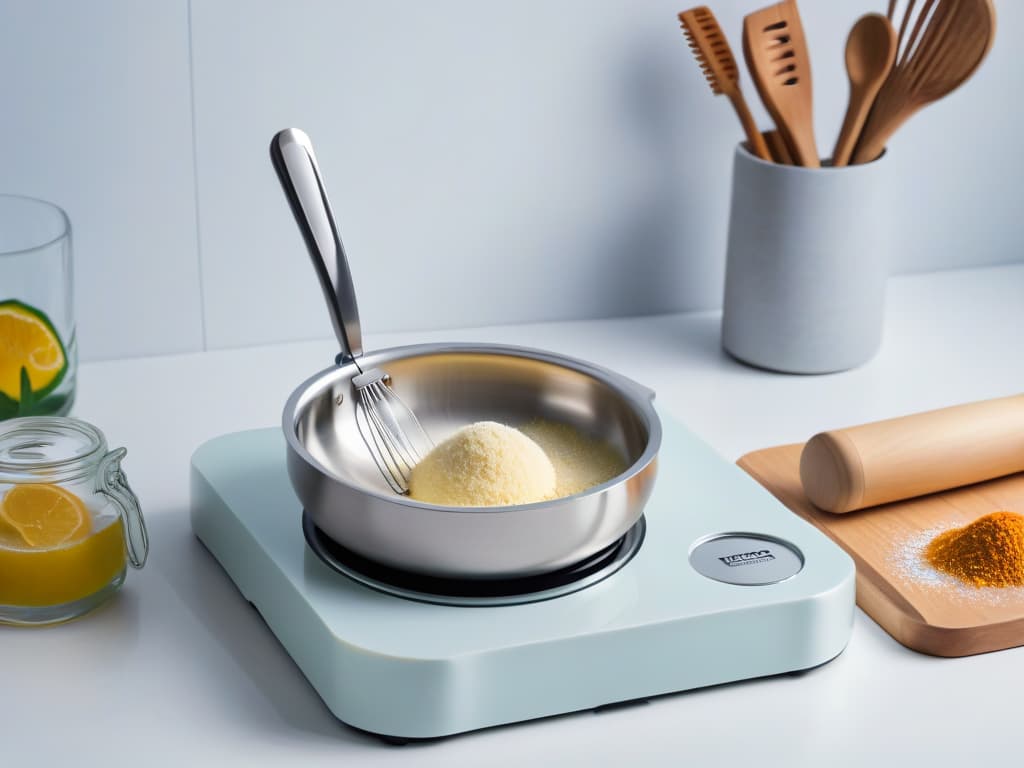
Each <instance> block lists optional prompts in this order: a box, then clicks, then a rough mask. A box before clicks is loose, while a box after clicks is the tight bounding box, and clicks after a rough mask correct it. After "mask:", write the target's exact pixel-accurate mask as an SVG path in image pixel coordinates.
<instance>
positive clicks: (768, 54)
mask: <svg viewBox="0 0 1024 768" xmlns="http://www.w3.org/2000/svg"><path fill="white" fill-rule="evenodd" d="M743 55H744V58H746V60H747V67H748V68H749V69H750V74H751V78H752V79H753V81H754V85H755V86H756V88H757V92H758V93H759V94H760V95H761V101H763V102H764V105H765V107H766V108H767V110H768V113H769V114H770V115H771V116H772V120H774V121H775V125H776V127H777V128H778V129H779V133H781V134H782V137H783V139H784V140H785V142H786V146H787V147H789V151H790V153H791V154H792V156H793V158H794V159H795V160H796V162H797V164H798V165H803V166H806V167H808V168H818V167H820V165H821V162H820V160H819V156H818V149H817V146H816V145H815V141H814V124H813V115H812V87H811V61H810V57H809V56H808V54H807V42H806V40H805V38H804V30H803V26H802V25H801V23H800V13H799V11H798V10H797V7H796V2H795V0H784V2H781V3H777V4H776V5H772V6H769V7H768V8H764V9H762V10H760V11H755V12H754V13H752V14H750V15H748V16H747V17H746V18H744V19H743Z"/></svg>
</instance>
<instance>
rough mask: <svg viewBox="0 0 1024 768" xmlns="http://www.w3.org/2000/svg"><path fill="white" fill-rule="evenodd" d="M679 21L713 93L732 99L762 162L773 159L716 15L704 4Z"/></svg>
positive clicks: (748, 138)
mask: <svg viewBox="0 0 1024 768" xmlns="http://www.w3.org/2000/svg"><path fill="white" fill-rule="evenodd" d="M679 22H680V24H682V27H683V32H684V33H685V35H686V39H687V40H688V41H689V42H690V48H691V49H692V50H693V54H694V56H696V57H697V63H699V64H700V66H701V70H702V71H703V72H704V77H705V78H707V81H708V84H709V85H710V86H711V92H712V93H714V94H715V95H716V96H719V95H721V94H725V95H726V96H728V97H729V101H731V102H732V106H733V109H735V110H736V115H737V116H738V117H739V119H740V123H741V124H742V125H743V132H744V133H745V134H746V135H747V143H748V144H749V146H750V149H751V151H752V152H753V153H754V154H755V155H757V156H758V157H760V158H761V159H762V160H770V159H771V156H770V155H769V153H768V147H767V146H766V145H765V143H764V139H763V138H762V136H761V132H760V131H758V129H757V124H756V123H754V117H753V116H752V115H751V114H750V109H749V108H748V107H747V102H746V99H744V98H743V93H742V92H741V91H740V70H739V67H737V66H736V59H735V57H734V56H733V55H732V49H731V48H730V47H729V41H728V40H726V37H725V34H724V33H723V32H722V29H721V27H719V26H718V20H717V19H716V18H715V15H714V14H713V13H712V12H711V9H710V8H708V7H707V6H704V5H702V6H700V7H698V8H691V9H690V10H688V11H683V12H682V13H680V14H679Z"/></svg>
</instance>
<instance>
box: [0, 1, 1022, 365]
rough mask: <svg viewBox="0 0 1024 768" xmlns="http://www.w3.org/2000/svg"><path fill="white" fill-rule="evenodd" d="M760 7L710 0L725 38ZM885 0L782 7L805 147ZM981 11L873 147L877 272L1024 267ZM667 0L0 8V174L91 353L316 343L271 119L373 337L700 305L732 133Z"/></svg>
mask: <svg viewBox="0 0 1024 768" xmlns="http://www.w3.org/2000/svg"><path fill="white" fill-rule="evenodd" d="M765 2H766V0H743V1H742V2H741V1H740V0H720V1H719V2H717V3H715V4H714V5H713V8H714V10H715V11H716V13H717V14H718V17H719V19H720V21H721V22H722V24H723V26H724V27H725V29H726V32H727V34H728V35H729V36H730V37H731V39H732V42H733V46H734V49H735V50H736V52H737V53H739V39H740V38H739V31H740V29H741V19H742V16H743V14H745V13H747V12H749V11H751V10H754V9H756V8H757V7H760V6H761V5H763V4H764V3H765ZM884 5H885V3H884V2H882V1H881V0H875V2H874V4H872V3H870V2H855V1H854V0H803V1H802V3H801V11H802V13H803V17H804V23H805V28H806V31H807V34H808V37H809V40H810V45H811V53H812V59H813V63H814V86H815V100H816V101H815V104H816V120H817V124H816V128H817V133H818V143H819V148H820V149H821V150H822V152H823V153H825V154H827V152H828V150H829V149H830V148H831V146H832V143H833V141H834V138H835V133H836V130H837V128H838V125H839V122H840V120H841V117H842V112H843V109H844V108H845V103H846V93H847V88H846V81H845V74H844V71H843V63H842V50H843V44H844V41H845V36H846V34H847V31H848V29H849V26H850V24H851V23H852V22H853V21H854V20H855V19H856V17H857V16H859V15H860V14H861V13H864V12H867V11H870V10H884ZM997 5H998V10H999V14H1000V20H999V40H998V41H997V44H996V46H995V48H994V50H993V51H992V53H991V55H990V58H989V60H988V61H987V62H986V64H985V65H984V67H983V68H982V70H981V71H980V72H979V73H978V75H977V76H976V77H975V78H974V79H972V80H971V81H970V82H969V83H968V84H967V85H966V86H965V87H964V88H963V89H962V90H961V91H959V92H957V93H956V94H954V95H953V96H952V97H950V98H949V99H948V100H946V101H944V102H942V103H940V104H938V105H936V106H934V107H931V108H930V109H928V110H927V111H926V112H924V113H922V114H921V115H919V116H918V117H917V118H915V119H914V120H913V121H911V122H910V123H909V124H908V125H907V126H906V127H905V128H904V129H903V130H902V131H901V132H900V133H899V134H898V138H897V139H896V140H895V141H894V142H893V143H892V145H891V149H890V154H889V156H888V157H887V159H886V162H888V163H889V165H890V173H891V179H892V183H891V184H890V185H888V187H887V189H886V192H885V194H886V195H887V196H889V197H890V199H891V205H892V206H893V207H895V208H896V209H897V210H898V211H899V213H900V215H899V219H900V221H901V226H900V229H899V232H898V233H897V234H896V235H895V237H894V240H893V243H892V257H893V268H894V271H898V272H906V271H918V270H932V269H946V268H951V267H959V266H972V265H982V264H996V263H1005V262H1010V261H1018V260H1022V259H1024V248H1022V246H1024V216H1021V214H1020V210H1019V203H1018V202H1017V201H1018V200H1019V194H1018V192H1017V186H1016V185H1017V184H1018V183H1019V179H1020V178H1021V177H1022V171H1024V145H1022V144H1021V142H1020V141H1019V140H1018V139H1017V136H1016V133H1017V130H1016V129H1017V127H1018V126H1020V125H1024V108H1022V106H1021V100H1020V99H1019V98H1017V95H1019V94H1020V93H1022V92H1024V66H1022V65H1021V63H1020V62H1019V60H1018V59H1017V58H1016V57H1015V55H1014V50H1015V48H1016V47H1017V46H1015V45H1014V44H1013V40H1014V38H1015V34H1016V33H1017V32H1021V33H1022V34H1024V4H1022V3H1019V2H1010V0H1002V1H1001V2H998V0H997ZM684 6H685V3H682V4H681V3H678V2H669V1H668V0H600V2H594V1H593V0H558V2H551V1H550V0H519V2H516V3H494V2H487V1H486V0H485V1H483V2H481V0H435V1H434V2H431V3H422V2H420V3H417V2H411V1H409V0H405V1H403V2H399V1H398V0H376V2H372V3H368V2H357V1H356V0H293V1H292V2H288V3H282V2H275V3H271V2H267V0H260V1H258V2H257V1H254V0H192V2H191V3H189V2H188V1H187V0H153V1H152V2H146V3H139V2H135V1H134V0H90V2H87V3H83V2H77V1H76V0H2V2H0V72H2V73H3V74H2V76H0V110H2V115H3V119H2V120H0V191H4V192H17V193H24V194H29V195H33V196H37V197H43V198H47V199H50V200H53V201H55V202H57V203H59V204H61V205H62V206H64V207H65V208H66V209H67V210H68V212H69V214H70V216H71V218H72V222H73V226H74V232H75V249H76V251H75V258H76V262H75V269H76V280H77V285H76V301H77V312H78V318H79V338H80V344H81V351H82V356H83V358H85V359H100V358H110V357H129V356H136V355H149V354H162V353H171V352H181V351H189V350H200V349H203V348H219V347H230V346H238V345H247V344H256V343H261V342H269V341H286V340H291V339H301V338H310V337H323V336H329V335H330V324H329V321H328V319H327V315H326V313H325V311H324V309H323V307H322V302H321V299H320V296H319V292H318V288H317V285H316V280H315V278H314V275H313V272H312V270H311V268H310V267H309V264H308V257H307V256H306V254H305V252H304V249H303V246H302V243H301V241H300V239H299V236H298V233H297V230H296V229H295V225H294V223H293V222H292V220H291V218H290V214H289V213H288V210H287V207H286V205H285V203H284V200H283V197H282V195H281V193H280V191H279V189H278V187H277V182H276V179H275V177H274V175H273V172H272V170H271V167H270V163H269V160H268V158H267V145H268V143H269V140H270V137H271V136H272V135H273V133H274V132H275V131H276V130H278V129H280V128H283V127H287V126H293V125H294V126H299V127H302V128H304V129H305V130H307V132H309V133H310V134H311V136H312V137H313V140H314V143H315V144H316V146H317V151H318V154H319V157H320V161H321V165H322V168H323V172H324V175H325V177H326V179H327V183H328V187H329V190H330V193H331V196H332V200H333V203H334V207H335V212H336V214H337V216H338V219H339V226H340V229H341V231H342V235H343V238H344V240H345V243H346V247H347V249H348V251H349V256H350V259H351V262H352V271H353V275H354V279H355V281H356V289H357V292H358V295H359V299H360V308H361V312H362V317H363V322H364V328H366V329H368V330H369V331H371V332H373V331H387V330H408V329H415V328H424V329H426V328H443V327H452V326H467V325H485V324H494V323H511V322H518V321H535V320H544V319H561V318H586V317H596V316H613V315H628V314H645V313H652V312H667V311H677V310H685V309H695V308H708V307H716V306H718V305H719V303H720V299H721V286H722V275H723V269H724V246H725V229H726V216H727V213H728V210H727V209H728V187H729V174H730V167H731V151H732V146H733V145H734V144H735V142H736V141H737V140H738V139H739V129H738V124H737V122H736V120H735V118H734V117H733V114H732V112H731V110H730V108H729V106H728V104H727V102H726V101H725V100H724V99H717V100H716V99H713V98H712V97H711V95H710V93H709V92H708V91H707V87H706V85H705V84H704V82H703V79H702V77H701V75H700V73H699V71H698V69H697V66H696V65H695V64H694V62H693V61H692V60H691V56H690V53H689V50H688V49H687V47H686V45H685V42H684V40H683V38H682V34H681V33H680V32H679V30H678V26H677V23H676V20H675V13H676V12H677V11H679V10H681V8H682V7H684ZM744 84H745V85H746V92H747V95H748V97H749V98H750V99H751V100H752V101H756V94H755V93H754V91H753V88H752V87H751V86H750V82H749V78H746V79H745V80H744ZM757 114H758V116H759V117H760V119H761V122H762V125H767V121H766V119H765V116H764V113H763V112H762V111H760V109H759V108H758V109H757ZM2 291H3V287H2V286H0V293H2Z"/></svg>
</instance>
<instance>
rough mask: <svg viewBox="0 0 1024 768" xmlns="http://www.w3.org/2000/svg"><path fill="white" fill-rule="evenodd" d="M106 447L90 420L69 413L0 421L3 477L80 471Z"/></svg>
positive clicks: (0, 471)
mask: <svg viewBox="0 0 1024 768" xmlns="http://www.w3.org/2000/svg"><path fill="white" fill-rule="evenodd" d="M105 451H106V441H105V440H104V439H103V435H102V434H101V433H100V432H99V430H97V429H96V428H95V427H94V426H92V425H91V424H87V423H86V422H84V421H80V420H78V419H72V418H69V417H67V416H63V417H54V416H26V417H23V418H18V419H9V420H8V421H0V477H4V476H6V477H8V478H11V479H16V478H17V476H19V475H22V476H23V475H26V474H32V475H38V474H40V473H45V474H52V475H64V474H66V473H75V472H77V471H81V470H82V469H83V468H84V467H83V465H86V464H91V463H92V461H93V460H98V459H99V458H100V457H101V456H103V454H104V453H105Z"/></svg>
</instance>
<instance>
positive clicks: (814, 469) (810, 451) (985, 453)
mask: <svg viewBox="0 0 1024 768" xmlns="http://www.w3.org/2000/svg"><path fill="white" fill-rule="evenodd" d="M1016 472H1024V395H1014V396H1013V397H1002V398H999V399H996V400H985V401H982V402H980V403H967V404H966V405H956V406H953V407H952V408H942V409H939V410H937V411H927V412H925V413H915V414H913V415H911V416H902V417H900V418H898V419H887V420H885V421H876V422H874V423H872V424H864V425H862V426H859V427H849V428H847V429H835V430H832V431H830V432H821V433H820V434H817V435H815V436H814V437H812V438H811V439H810V440H808V441H807V445H805V446H804V450H803V453H802V454H801V456H800V482H801V483H803V487H804V492H805V493H806V494H807V498H809V499H810V500H811V501H812V502H813V503H814V504H815V505H816V506H818V507H820V508H821V509H824V510H826V511H828V512H851V511H853V510H855V509H863V508H864V507H873V506H875V505H876V504H886V503H888V502H890V501H897V500H899V499H909V498H911V497H913V496H922V495H924V494H926V493H934V492H936V491H944V490H946V489H948V488H957V487H959V486H961V485H969V484H970V483H977V482H981V481H982V480H991V479H992V478H993V477H1002V476H1003V475H1012V474H1014V473H1016Z"/></svg>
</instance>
